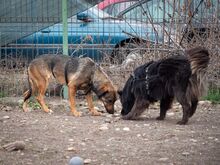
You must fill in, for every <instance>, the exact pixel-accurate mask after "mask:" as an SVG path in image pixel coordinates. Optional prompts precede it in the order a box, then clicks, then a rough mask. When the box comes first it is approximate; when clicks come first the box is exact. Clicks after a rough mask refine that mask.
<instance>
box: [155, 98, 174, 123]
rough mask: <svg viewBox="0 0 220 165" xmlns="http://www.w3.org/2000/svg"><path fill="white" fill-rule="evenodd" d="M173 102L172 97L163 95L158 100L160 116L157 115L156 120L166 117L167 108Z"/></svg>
mask: <svg viewBox="0 0 220 165" xmlns="http://www.w3.org/2000/svg"><path fill="white" fill-rule="evenodd" d="M172 103H173V97H169V96H167V97H165V98H162V99H161V100H160V116H158V117H157V118H156V119H157V120H164V119H165V117H166V113H167V110H168V109H170V108H171V106H172Z"/></svg>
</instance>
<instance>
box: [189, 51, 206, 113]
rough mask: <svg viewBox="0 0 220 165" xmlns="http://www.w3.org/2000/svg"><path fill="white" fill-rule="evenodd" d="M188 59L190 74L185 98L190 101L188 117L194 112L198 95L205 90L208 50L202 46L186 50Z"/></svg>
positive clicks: (202, 93)
mask: <svg viewBox="0 0 220 165" xmlns="http://www.w3.org/2000/svg"><path fill="white" fill-rule="evenodd" d="M186 55H187V57H188V59H189V61H190V65H191V70H192V76H191V77H190V79H189V85H188V88H187V93H186V94H187V98H189V101H190V102H191V112H190V117H191V116H192V115H193V114H194V113H195V111H196V108H197V104H198V100H199V97H201V96H202V95H204V94H205V93H206V92H207V78H206V71H207V67H208V64H209V60H210V58H209V52H208V50H207V49H205V48H203V47H196V48H193V49H189V50H186Z"/></svg>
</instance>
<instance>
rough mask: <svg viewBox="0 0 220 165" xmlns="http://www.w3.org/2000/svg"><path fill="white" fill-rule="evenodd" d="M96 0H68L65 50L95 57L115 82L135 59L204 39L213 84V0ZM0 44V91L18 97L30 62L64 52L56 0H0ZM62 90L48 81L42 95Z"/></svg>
mask: <svg viewBox="0 0 220 165" xmlns="http://www.w3.org/2000/svg"><path fill="white" fill-rule="evenodd" d="M99 2H100V1H98V0H97V1H95V0H90V1H89V0H68V48H69V55H70V56H74V57H75V56H78V57H85V56H88V57H91V58H93V59H94V60H95V61H97V62H98V63H100V65H101V66H103V68H104V69H105V70H106V72H107V74H109V75H111V77H112V79H113V82H114V83H115V85H116V86H118V87H119V88H120V87H122V86H123V84H124V82H125V81H126V78H127V77H128V76H129V75H130V73H131V72H132V71H133V69H134V68H135V67H137V66H138V65H140V64H143V63H145V62H148V61H149V60H154V59H159V58H164V57H167V56H169V55H171V54H173V53H172V52H173V51H175V52H176V51H177V50H178V51H179V50H184V49H187V48H191V47H195V46H197V45H202V46H205V47H206V48H207V49H208V50H209V51H210V54H211V61H210V65H209V70H208V75H209V80H210V83H211V84H212V85H213V86H216V87H217V88H219V86H220V81H219V77H220V70H219V68H220V66H219V65H220V58H219V50H220V45H219V44H220V32H219V31H220V29H219V27H220V26H219V23H220V22H219V21H220V14H219V13H220V2H219V0H178V1H177V0H127V1H126V0H123V1H122V0H121V1H120V0H114V1H113V0H105V1H103V2H100V3H99ZM97 3H99V4H98V5H95V4H97ZM94 5H95V6H94ZM0 45H1V47H0V65H1V67H0V70H1V75H0V77H1V79H0V97H5V96H21V95H22V93H23V92H24V91H25V89H27V87H28V84H27V66H28V64H29V62H30V61H31V60H32V59H34V58H36V57H37V56H39V55H43V54H62V21H61V2H60V1H59V0H51V1H47V0H37V1H35V0H2V1H1V2H0ZM119 79H120V81H119ZM60 89H61V87H60V86H59V85H57V84H56V83H55V81H54V83H52V85H51V87H50V88H49V90H48V91H49V92H48V93H47V95H56V94H57V93H60ZM57 91H58V92H57Z"/></svg>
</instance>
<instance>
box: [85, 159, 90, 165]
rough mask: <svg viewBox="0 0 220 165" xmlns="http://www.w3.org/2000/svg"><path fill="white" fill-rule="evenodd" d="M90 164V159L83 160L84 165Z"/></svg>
mask: <svg viewBox="0 0 220 165" xmlns="http://www.w3.org/2000/svg"><path fill="white" fill-rule="evenodd" d="M91 162H92V160H91V159H85V160H84V164H89V163H91Z"/></svg>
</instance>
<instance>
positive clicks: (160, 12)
mask: <svg viewBox="0 0 220 165" xmlns="http://www.w3.org/2000/svg"><path fill="white" fill-rule="evenodd" d="M164 9H165V10H164ZM173 12H174V10H173V8H172V6H171V5H170V3H167V2H166V3H164V2H163V1H162V0H160V1H153V0H152V1H148V2H145V3H143V4H139V5H138V6H136V7H134V8H132V9H131V10H128V11H127V12H126V13H124V14H123V15H122V17H123V18H124V19H131V20H137V21H143V22H149V21H150V20H149V18H152V22H154V23H160V22H163V19H165V21H167V22H169V20H170V19H171V18H172V17H173ZM164 14H165V16H164Z"/></svg>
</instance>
